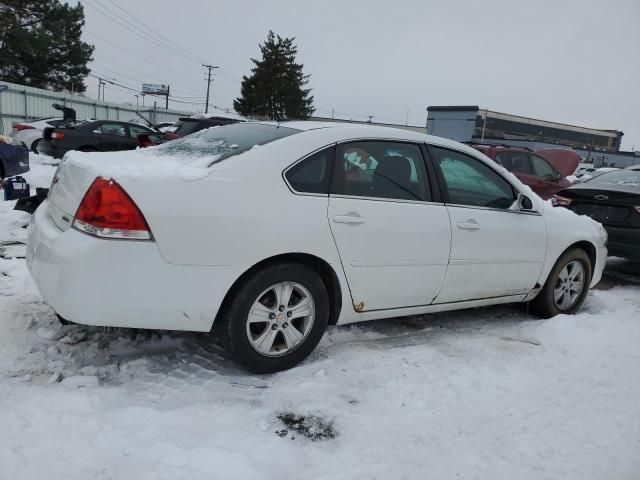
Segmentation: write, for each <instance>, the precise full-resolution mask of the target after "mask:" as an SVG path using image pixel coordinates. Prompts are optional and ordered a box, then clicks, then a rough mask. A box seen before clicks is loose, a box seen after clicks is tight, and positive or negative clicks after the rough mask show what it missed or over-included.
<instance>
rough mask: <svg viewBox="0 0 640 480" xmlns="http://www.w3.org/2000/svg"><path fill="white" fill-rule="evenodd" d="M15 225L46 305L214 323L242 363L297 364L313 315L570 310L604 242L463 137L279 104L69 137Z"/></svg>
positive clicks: (68, 314) (306, 349) (113, 320)
mask: <svg viewBox="0 0 640 480" xmlns="http://www.w3.org/2000/svg"><path fill="white" fill-rule="evenodd" d="M357 157H360V160H361V161H360V162H357V160H358V158H357ZM134 160H135V161H134ZM356 163H357V164H358V165H361V164H364V163H366V165H367V168H366V169H362V168H360V167H354V164H356ZM134 164H135V167H133V165H134ZM354 169H357V173H358V174H357V175H356V174H355V173H354ZM27 243H28V246H27V265H28V267H29V269H30V271H31V274H32V275H33V278H34V279H35V282H36V284H37V285H38V288H39V289H40V292H41V293H42V295H43V297H44V298H45V299H46V301H47V302H48V303H49V304H50V305H51V306H52V307H53V309H54V310H55V311H56V312H57V313H58V314H59V315H60V316H62V317H63V318H65V319H67V320H69V321H73V322H78V323H84V324H90V325H103V326H117V327H136V328H153V329H175V330H191V331H201V332H209V331H210V330H211V329H212V328H213V332H214V334H216V335H219V336H220V337H221V338H222V339H223V342H222V343H223V344H224V345H225V346H226V347H227V349H228V351H229V352H230V356H231V357H232V358H233V359H235V360H236V361H238V362H240V363H241V364H243V365H245V366H246V367H247V368H249V369H251V370H253V371H256V372H274V371H278V370H282V369H286V368H290V367H292V366H294V365H296V364H297V363H299V362H300V361H302V360H303V359H304V358H305V357H307V356H308V355H309V354H310V353H311V351H313V349H314V348H315V347H316V345H317V344H318V342H319V340H320V338H321V337H322V335H323V333H324V330H325V328H326V327H327V325H328V324H336V323H338V324H344V323H351V322H359V321H364V320H374V319H379V318H387V317H397V316H403V315H419V314H425V313H430V312H440V311H446V310H455V309H462V308H470V307H479V306H485V305H495V304H501V303H510V302H529V303H530V304H531V308H532V310H534V311H536V312H537V313H539V314H540V315H542V316H545V317H550V316H553V315H556V314H558V313H566V314H571V313H574V312H575V311H576V310H577V309H578V308H579V307H580V305H581V304H582V302H583V301H584V299H585V296H586V295H587V292H588V290H589V287H590V286H593V285H595V284H596V283H597V282H598V281H599V280H600V277H601V275H602V270H603V267H604V264H605V259H606V256H607V249H606V246H605V243H606V232H605V231H604V229H603V228H602V226H601V225H599V224H598V223H596V222H594V221H592V220H591V219H589V218H587V217H580V216H577V215H573V214H572V213H569V212H566V211H561V210H560V209H557V208H553V207H550V206H548V205H546V203H545V202H543V201H541V200H540V198H538V197H537V196H535V195H532V193H531V190H530V189H528V188H527V187H526V186H524V185H523V184H522V183H520V182H519V181H518V180H517V179H515V178H514V177H513V176H511V175H507V172H506V171H505V170H504V169H503V168H501V167H499V166H498V165H497V164H495V163H494V162H492V161H491V160H489V159H488V158H486V157H485V156H484V155H481V154H480V153H479V152H478V151H476V150H474V149H472V148H470V147H467V146H465V145H462V144H459V143H457V142H453V141H450V140H446V139H443V138H438V137H430V136H427V135H423V134H420V133H417V132H409V131H405V130H400V129H394V128H385V127H379V126H362V125H353V124H349V125H344V124H339V123H318V122H295V121H294V122H285V123H279V124H278V123H273V122H262V123H261V122H251V123H237V124H233V125H226V126H221V127H218V128H212V129H209V130H205V131H202V132H198V133H195V134H193V135H190V136H188V137H185V138H181V139H178V140H174V141H172V142H168V143H166V144H164V145H160V146H157V147H154V148H148V149H141V150H137V151H135V152H118V153H111V154H105V155H101V156H98V157H95V158H87V157H86V156H83V155H70V156H68V157H67V160H66V161H65V162H63V163H62V164H61V165H60V167H59V168H58V171H57V173H56V176H55V178H54V180H53V183H52V189H51V191H50V192H49V197H48V199H47V200H45V201H44V202H43V203H42V205H41V206H40V207H39V208H38V209H37V210H36V212H35V214H34V218H33V219H32V221H31V223H30V226H29V230H28V242H27Z"/></svg>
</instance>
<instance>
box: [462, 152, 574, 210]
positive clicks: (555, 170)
mask: <svg viewBox="0 0 640 480" xmlns="http://www.w3.org/2000/svg"><path fill="white" fill-rule="evenodd" d="M471 146H472V147H473V148H475V149H476V150H479V151H480V152H482V153H484V154H485V155H486V156H487V157H489V158H491V159H492V160H493V161H495V162H496V163H498V164H500V165H502V166H503V167H504V168H506V169H507V170H509V171H510V172H511V173H513V174H514V175H515V176H516V177H518V179H519V180H520V181H521V182H522V183H524V184H525V185H528V186H529V187H531V190H533V191H534V192H536V193H537V194H538V195H539V196H540V197H542V198H543V199H545V200H547V199H549V198H551V197H553V196H554V195H555V194H556V193H558V192H559V191H560V190H563V189H565V188H567V187H570V186H571V185H572V183H571V182H570V181H569V180H567V178H566V177H567V176H568V175H571V174H573V172H575V170H576V168H578V164H579V163H580V156H579V155H578V154H577V153H575V152H574V151H572V150H564V149H559V148H547V149H543V150H538V151H536V152H534V151H532V150H528V149H524V148H516V147H507V146H495V145H471Z"/></svg>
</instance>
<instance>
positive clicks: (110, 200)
mask: <svg viewBox="0 0 640 480" xmlns="http://www.w3.org/2000/svg"><path fill="white" fill-rule="evenodd" d="M73 227H74V228H75V229H77V230H80V231H81V232H84V233H88V234H89V235H93V236H95V237H101V238H117V239H127V240H153V237H152V236H151V230H150V229H149V225H147V221H146V220H145V218H144V216H143V215H142V212H141V211H140V209H139V208H138V206H137V205H136V204H135V202H134V201H133V200H132V199H131V197H130V196H129V195H127V192H125V191H124V189H123V188H122V187H121V186H120V185H118V184H117V183H116V182H115V181H114V180H110V179H106V178H102V177H98V178H96V179H95V180H94V181H93V183H92V184H91V186H90V187H89V190H87V193H85V195H84V198H83V199H82V201H81V202H80V206H78V211H77V212H76V216H75V218H74V220H73Z"/></svg>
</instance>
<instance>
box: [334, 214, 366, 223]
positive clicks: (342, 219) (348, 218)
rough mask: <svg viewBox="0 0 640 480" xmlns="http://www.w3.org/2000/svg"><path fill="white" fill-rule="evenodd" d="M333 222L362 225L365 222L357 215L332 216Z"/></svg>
mask: <svg viewBox="0 0 640 480" xmlns="http://www.w3.org/2000/svg"><path fill="white" fill-rule="evenodd" d="M333 221H334V222H336V223H364V222H366V220H365V219H364V218H362V217H361V216H360V215H358V214H357V213H351V212H350V213H348V214H347V215H334V216H333Z"/></svg>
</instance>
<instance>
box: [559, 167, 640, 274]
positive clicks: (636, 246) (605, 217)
mask: <svg viewBox="0 0 640 480" xmlns="http://www.w3.org/2000/svg"><path fill="white" fill-rule="evenodd" d="M553 201H554V203H555V204H556V205H558V206H562V207H566V208H568V209H569V210H572V211H573V212H575V213H577V214H579V215H588V216H589V217H591V218H593V219H594V220H596V221H597V222H600V223H602V225H604V228H605V229H606V230H607V233H608V234H609V252H610V253H611V254H612V255H615V256H618V257H624V258H629V259H632V260H636V261H640V171H638V170H614V171H610V172H608V173H604V174H603V175H599V176H597V177H595V178H592V179H590V180H587V181H586V182H584V183H581V184H578V185H574V186H573V187H571V188H568V189H566V190H562V191H561V192H558V194H557V195H556V196H555V197H554V199H553Z"/></svg>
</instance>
